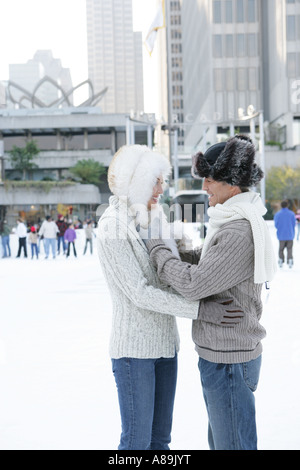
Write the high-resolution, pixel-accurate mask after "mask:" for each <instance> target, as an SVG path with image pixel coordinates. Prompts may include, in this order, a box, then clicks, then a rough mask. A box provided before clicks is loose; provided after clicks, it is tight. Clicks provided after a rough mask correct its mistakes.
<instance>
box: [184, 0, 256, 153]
mask: <svg viewBox="0 0 300 470" xmlns="http://www.w3.org/2000/svg"><path fill="white" fill-rule="evenodd" d="M260 3H261V2H260V0H212V1H211V0H196V1H193V2H189V1H188V0H182V35H183V70H184V74H183V77H184V100H185V116H186V119H187V121H188V123H189V124H190V125H189V126H188V127H187V131H186V134H187V139H186V140H187V145H188V146H190V147H192V148H193V147H197V145H199V142H201V139H202V140H203V141H205V140H207V139H210V140H211V139H215V138H216V135H215V134H211V135H209V136H207V135H206V133H207V129H208V128H210V129H212V128H213V127H215V133H216V132H217V123H222V122H224V123H226V122H228V123H229V122H233V121H234V120H236V119H237V116H238V109H239V108H243V109H245V110H247V108H248V106H249V105H250V104H252V105H253V106H254V107H255V108H256V109H261V106H262V87H261V69H262V55H261V54H260V50H261V48H260V44H261V42H260V41H261V34H260V33H261V31H260V17H261V8H260ZM214 124H215V126H214Z"/></svg>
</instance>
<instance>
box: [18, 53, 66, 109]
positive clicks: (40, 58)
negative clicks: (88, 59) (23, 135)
mask: <svg viewBox="0 0 300 470" xmlns="http://www.w3.org/2000/svg"><path fill="white" fill-rule="evenodd" d="M46 77H48V78H50V79H51V80H53V81H54V82H55V83H57V84H58V85H59V86H60V87H61V88H62V89H63V90H64V91H65V92H68V91H69V90H71V89H72V87H73V85H72V79H71V73H70V70H69V69H67V68H64V67H63V66H62V63H61V60H60V59H55V58H54V57H53V54H52V51H50V50H39V51H37V52H36V53H35V54H34V56H33V59H30V60H29V61H28V62H27V63H26V64H10V65H9V80H10V81H12V82H14V83H16V84H17V85H19V86H21V87H22V88H24V89H25V90H26V91H27V92H28V93H29V94H30V93H33V92H34V90H35V88H36V86H37V84H38V83H39V82H40V80H42V79H45V78H46ZM10 90H11V93H12V95H13V98H14V99H15V100H16V101H18V100H21V106H22V107H26V108H27V107H31V106H32V103H31V99H30V97H28V96H27V95H26V96H24V93H23V92H22V91H19V90H18V89H14V88H13V87H10ZM61 94H62V93H61V91H60V90H59V89H58V88H57V87H56V86H54V85H53V84H52V83H51V82H49V81H45V82H44V83H43V84H41V86H40V88H39V89H38V90H37V91H36V95H35V96H36V98H38V99H39V100H40V101H41V102H42V103H43V104H44V105H45V106H49V105H51V103H54V102H55V101H56V100H58V99H59V98H60V97H61ZM69 101H70V103H71V104H72V96H70V97H69ZM63 106H66V104H63Z"/></svg>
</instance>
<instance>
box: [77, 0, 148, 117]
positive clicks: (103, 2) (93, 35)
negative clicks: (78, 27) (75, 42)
mask: <svg viewBox="0 0 300 470" xmlns="http://www.w3.org/2000/svg"><path fill="white" fill-rule="evenodd" d="M86 12H87V39H88V74H89V79H90V80H91V81H92V83H93V86H94V89H95V93H99V92H101V91H102V90H103V89H105V88H106V87H108V91H107V93H106V94H105V96H104V98H103V100H102V102H101V107H102V110H103V112H104V113H130V112H131V111H134V112H137V113H141V112H143V111H144V90H143V88H144V87H143V59H142V34H141V33H140V32H133V25H132V0H86Z"/></svg>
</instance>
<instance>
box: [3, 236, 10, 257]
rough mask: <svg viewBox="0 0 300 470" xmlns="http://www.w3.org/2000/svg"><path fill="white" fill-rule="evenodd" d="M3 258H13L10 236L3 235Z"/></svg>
mask: <svg viewBox="0 0 300 470" xmlns="http://www.w3.org/2000/svg"><path fill="white" fill-rule="evenodd" d="M2 247H3V258H7V257H9V256H11V251H10V245H9V235H2Z"/></svg>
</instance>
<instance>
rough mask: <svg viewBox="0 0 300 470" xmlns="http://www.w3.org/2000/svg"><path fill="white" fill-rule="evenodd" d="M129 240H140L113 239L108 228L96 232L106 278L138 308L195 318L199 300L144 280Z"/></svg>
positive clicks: (134, 241) (132, 241)
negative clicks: (193, 299)
mask: <svg viewBox="0 0 300 470" xmlns="http://www.w3.org/2000/svg"><path fill="white" fill-rule="evenodd" d="M103 233H105V232H104V230H102V234H103ZM132 243H140V242H139V241H138V240H129V239H113V236H110V234H109V228H108V231H107V232H106V234H105V236H101V237H99V235H98V254H99V258H100V262H101V264H102V265H103V267H104V270H107V269H108V270H109V275H110V278H111V279H113V281H114V282H115V283H116V284H117V285H118V287H119V288H120V289H121V290H122V292H123V293H124V295H125V296H126V297H127V298H128V299H130V301H131V302H133V303H134V304H135V305H136V306H137V307H139V308H141V309H145V310H150V311H153V312H155V313H162V314H166V315H174V316H179V317H183V318H190V319H196V318H197V317H198V310H199V302H196V301H187V300H186V299H184V298H183V297H182V296H180V295H178V294H176V293H172V292H170V291H169V290H163V289H159V288H157V287H154V286H152V285H150V284H149V283H148V282H147V279H146V278H145V277H144V274H143V271H142V269H141V266H140V263H139V261H138V259H137V258H136V256H135V253H134V250H133V249H132ZM149 263H150V260H149Z"/></svg>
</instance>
